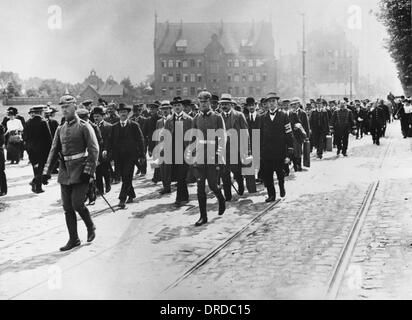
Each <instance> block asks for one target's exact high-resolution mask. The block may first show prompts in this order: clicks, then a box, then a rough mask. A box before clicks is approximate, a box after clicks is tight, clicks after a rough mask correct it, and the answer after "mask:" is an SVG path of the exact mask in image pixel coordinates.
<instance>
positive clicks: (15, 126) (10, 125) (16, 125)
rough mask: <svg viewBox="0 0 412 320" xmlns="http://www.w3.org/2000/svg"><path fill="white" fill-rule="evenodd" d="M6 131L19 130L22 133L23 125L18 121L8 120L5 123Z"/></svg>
mask: <svg viewBox="0 0 412 320" xmlns="http://www.w3.org/2000/svg"><path fill="white" fill-rule="evenodd" d="M6 126H7V131H8V132H10V131H13V130H19V131H23V124H22V123H21V121H20V119H14V120H11V119H10V120H9V121H7V123H6Z"/></svg>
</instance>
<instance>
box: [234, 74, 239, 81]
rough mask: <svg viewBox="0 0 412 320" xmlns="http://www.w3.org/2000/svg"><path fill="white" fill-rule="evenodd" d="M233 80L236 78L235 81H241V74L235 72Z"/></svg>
mask: <svg viewBox="0 0 412 320" xmlns="http://www.w3.org/2000/svg"><path fill="white" fill-rule="evenodd" d="M233 80H234V81H235V82H239V81H240V76H239V75H238V74H235V76H234V78H233Z"/></svg>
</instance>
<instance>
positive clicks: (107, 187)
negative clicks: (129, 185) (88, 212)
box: [106, 184, 112, 193]
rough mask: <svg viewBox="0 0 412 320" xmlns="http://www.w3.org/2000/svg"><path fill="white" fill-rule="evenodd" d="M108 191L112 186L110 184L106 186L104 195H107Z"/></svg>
mask: <svg viewBox="0 0 412 320" xmlns="http://www.w3.org/2000/svg"><path fill="white" fill-rule="evenodd" d="M110 190H112V186H111V185H110V184H109V185H106V193H109V192H110Z"/></svg>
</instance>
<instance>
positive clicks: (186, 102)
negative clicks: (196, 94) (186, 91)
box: [182, 99, 192, 106]
mask: <svg viewBox="0 0 412 320" xmlns="http://www.w3.org/2000/svg"><path fill="white" fill-rule="evenodd" d="M182 104H183V105H184V106H190V105H191V104H192V101H191V100H190V99H185V100H182Z"/></svg>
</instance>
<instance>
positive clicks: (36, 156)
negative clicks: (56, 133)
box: [23, 115, 52, 164]
mask: <svg viewBox="0 0 412 320" xmlns="http://www.w3.org/2000/svg"><path fill="white" fill-rule="evenodd" d="M23 141H24V142H25V146H26V150H27V153H28V155H29V159H30V162H31V163H32V164H37V163H43V164H44V163H46V161H47V156H48V155H49V151H50V148H51V145H52V134H51V131H50V130H49V127H48V125H47V122H46V121H45V120H44V119H43V118H42V117H41V116H37V115H36V116H34V117H33V118H31V119H29V120H28V121H27V123H26V127H25V129H24V131H23Z"/></svg>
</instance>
